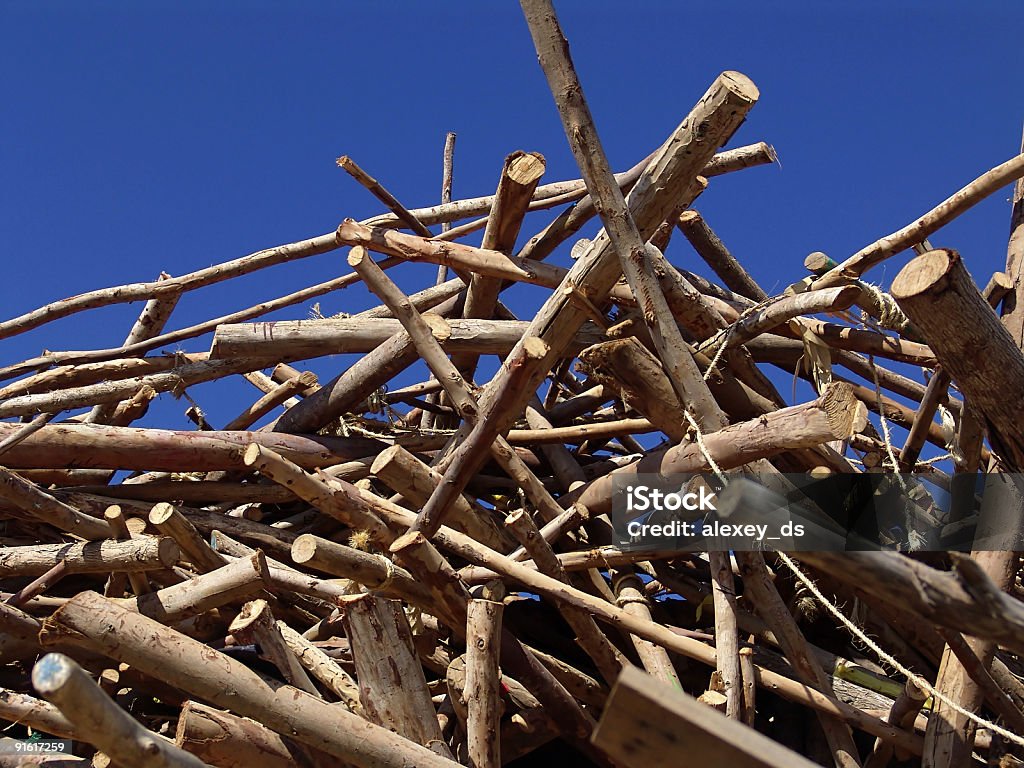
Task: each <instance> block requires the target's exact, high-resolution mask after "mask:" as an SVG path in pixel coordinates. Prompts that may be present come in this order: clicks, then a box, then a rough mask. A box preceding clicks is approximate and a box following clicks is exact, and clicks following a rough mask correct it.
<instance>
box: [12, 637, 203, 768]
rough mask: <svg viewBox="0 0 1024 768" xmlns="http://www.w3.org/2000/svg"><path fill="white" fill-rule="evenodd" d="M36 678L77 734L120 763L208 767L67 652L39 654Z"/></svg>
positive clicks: (170, 767) (145, 766)
mask: <svg viewBox="0 0 1024 768" xmlns="http://www.w3.org/2000/svg"><path fill="white" fill-rule="evenodd" d="M32 684H33V685H34V686H35V688H36V690H37V691H39V693H40V694H41V695H42V696H43V697H44V698H46V699H47V700H49V701H50V702H51V703H53V704H55V705H57V707H59V708H60V710H61V712H63V713H64V716H65V717H67V718H68V719H69V720H70V721H71V722H73V723H74V724H75V728H76V731H77V735H78V738H79V739H82V740H84V741H88V742H89V743H90V744H92V745H94V746H96V747H97V748H99V749H101V750H102V751H103V752H104V754H106V755H109V756H110V757H111V758H112V759H113V760H115V761H116V762H118V763H120V764H121V765H132V766H139V768H209V766H207V764H206V763H204V762H203V761H202V760H200V759H199V758H197V757H196V756H194V755H192V754H190V753H188V752H186V751H185V750H183V749H179V748H178V747H176V746H174V745H173V744H171V743H170V742H169V741H167V740H166V739H164V738H162V737H160V736H158V735H157V734H155V733H153V732H152V731H150V730H148V729H146V728H145V727H143V726H142V725H141V724H140V723H139V722H138V721H137V720H136V719H135V718H133V717H132V716H131V715H129V714H128V713H127V712H125V711H124V710H122V709H121V708H120V707H119V706H117V704H115V703H114V702H113V701H112V700H111V699H110V698H108V697H107V695H106V694H105V693H103V691H102V690H101V689H100V687H99V686H98V685H97V684H96V683H94V682H93V681H92V679H91V678H90V677H89V675H88V674H86V672H85V670H83V669H82V668H81V667H79V666H78V664H76V663H75V662H74V661H72V660H71V659H69V658H68V657H67V656H64V655H63V654H59V653H50V654H47V655H46V656H44V657H43V658H42V659H40V660H39V661H38V662H37V663H36V665H35V667H34V668H33V669H32Z"/></svg>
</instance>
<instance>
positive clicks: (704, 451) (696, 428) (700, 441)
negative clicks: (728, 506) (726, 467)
mask: <svg viewBox="0 0 1024 768" xmlns="http://www.w3.org/2000/svg"><path fill="white" fill-rule="evenodd" d="M683 415H684V416H686V420H687V421H688V422H690V427H692V428H693V436H694V440H695V442H696V443H697V447H698V448H700V452H701V455H703V456H704V461H706V462H707V463H708V466H709V467H711V471H712V472H714V473H715V474H716V475H717V476H718V479H719V480H721V481H722V484H723V485H724V484H725V483H727V482H728V480H726V479H725V473H724V472H722V469H721V468H720V467H719V466H718V464H717V463H716V462H715V459H714V457H713V456H712V455H711V453H710V452H709V451H708V447H707V446H706V445H705V444H704V433H703V432H701V431H700V425H698V424H697V421H696V419H694V418H693V415H692V414H691V413H690V412H689V411H683Z"/></svg>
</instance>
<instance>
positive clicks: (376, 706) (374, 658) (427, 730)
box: [342, 595, 452, 758]
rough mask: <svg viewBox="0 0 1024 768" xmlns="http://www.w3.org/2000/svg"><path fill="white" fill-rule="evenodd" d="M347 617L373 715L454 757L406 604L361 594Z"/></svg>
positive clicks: (365, 701) (345, 611)
mask: <svg viewBox="0 0 1024 768" xmlns="http://www.w3.org/2000/svg"><path fill="white" fill-rule="evenodd" d="M342 616H343V617H344V620H345V629H346V634H347V635H348V637H349V641H350V643H351V645H352V656H353V658H354V660H355V665H356V678H357V679H358V681H359V698H360V701H361V702H362V705H363V712H365V713H366V717H367V719H369V720H370V722H373V723H376V724H377V725H382V726H384V727H386V728H389V729H390V730H393V731H394V732H395V733H398V734H400V735H401V736H404V737H405V738H407V739H409V740H410V741H412V742H413V743H415V744H420V745H422V746H424V747H426V748H428V749H430V750H432V751H434V752H437V753H438V754H439V755H442V756H444V757H448V758H451V757H452V755H451V751H450V750H449V749H448V746H447V745H446V744H445V742H444V737H443V736H442V734H441V728H440V726H439V725H438V722H437V715H436V713H435V712H434V705H433V704H432V703H431V700H430V692H429V691H428V690H427V682H426V679H425V678H424V676H423V667H422V666H421V665H420V662H419V660H418V659H417V658H416V652H415V650H414V648H413V639H412V630H411V629H410V628H409V623H408V621H407V620H406V617H405V613H404V611H403V610H402V606H401V604H400V603H398V602H395V601H393V600H383V599H381V598H379V597H374V596H373V595H360V596H358V597H353V598H351V599H350V600H347V601H346V602H345V604H344V606H343V608H342Z"/></svg>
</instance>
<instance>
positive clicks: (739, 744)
mask: <svg viewBox="0 0 1024 768" xmlns="http://www.w3.org/2000/svg"><path fill="white" fill-rule="evenodd" d="M593 740H594V744H596V745H597V746H598V747H600V748H601V749H603V750H604V751H606V752H607V753H608V754H609V755H610V756H611V757H612V759H613V760H615V761H616V762H617V763H619V764H621V765H623V766H626V768H674V767H675V766H678V765H680V764H681V762H682V761H685V762H686V764H693V765H707V766H713V765H714V766H717V765H721V766H725V765H736V766H741V765H742V766H750V768H780V767H782V766H784V767H785V768H811V767H812V766H813V765H815V764H814V763H812V762H811V761H809V760H807V759H806V758H804V757H801V756H800V755H798V754H797V753H796V752H792V751H790V750H788V749H786V748H785V747H783V746H781V745H780V744H778V743H777V742H775V741H772V740H771V739H769V738H767V737H766V736H762V735H761V734H760V733H758V732H757V731H755V730H753V729H752V728H747V727H746V726H743V725H740V724H739V723H737V722H735V721H734V720H730V719H729V718H727V717H725V716H724V715H721V714H719V713H718V712H715V711H714V710H712V709H710V708H708V707H706V706H704V705H702V704H698V703H697V701H696V700H695V699H693V698H692V697H690V696H688V695H686V694H685V693H683V692H682V691H679V690H674V689H672V688H669V687H668V686H666V685H663V684H661V683H659V682H657V681H655V680H654V679H653V678H651V677H650V676H649V675H647V674H645V673H643V672H641V671H640V670H638V669H636V668H634V667H629V668H627V669H625V670H623V673H622V676H621V677H620V678H619V680H618V682H617V683H616V684H615V688H614V689H613V690H612V696H611V698H610V699H609V701H608V707H607V708H606V709H605V712H604V715H602V717H601V722H600V723H599V724H598V727H597V731H596V732H595V733H594V738H593Z"/></svg>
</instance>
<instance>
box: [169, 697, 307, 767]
mask: <svg viewBox="0 0 1024 768" xmlns="http://www.w3.org/2000/svg"><path fill="white" fill-rule="evenodd" d="M174 743H175V744H176V745H177V746H178V747H180V748H181V749H184V750H185V751H186V752H190V753H191V754H193V755H195V756H196V757H198V758H199V759H200V760H205V761H207V762H208V763H210V764H211V765H215V766H218V768H292V766H294V765H295V758H294V757H293V756H292V755H291V753H290V752H289V750H288V745H287V744H286V743H285V740H284V739H283V738H281V736H279V735H278V734H276V733H274V732H273V731H272V730H270V729H269V728H266V727H264V726H262V725H260V724H259V723H257V722H256V721H254V720H249V719H248V718H244V717H238V716H237V715H233V714H231V713H230V712H226V711H224V710H220V709H215V708H214V707H208V706H206V705H205V704H202V703H200V702H198V701H187V702H185V706H183V707H182V708H181V714H180V715H179V716H178V725H177V728H176V729H175V732H174Z"/></svg>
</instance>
